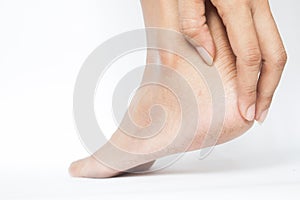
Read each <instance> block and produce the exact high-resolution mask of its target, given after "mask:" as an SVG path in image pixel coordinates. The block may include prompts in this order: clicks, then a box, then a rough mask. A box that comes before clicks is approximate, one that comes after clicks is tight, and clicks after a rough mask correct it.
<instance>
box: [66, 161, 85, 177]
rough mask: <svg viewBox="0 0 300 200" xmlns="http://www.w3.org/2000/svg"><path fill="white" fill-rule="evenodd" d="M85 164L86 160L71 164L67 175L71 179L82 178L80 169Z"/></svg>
mask: <svg viewBox="0 0 300 200" xmlns="http://www.w3.org/2000/svg"><path fill="white" fill-rule="evenodd" d="M85 163H86V159H81V160H77V161H75V162H73V163H72V164H71V165H70V167H69V174H70V175H71V176H73V177H82V176H83V174H82V169H83V166H84V165H85Z"/></svg>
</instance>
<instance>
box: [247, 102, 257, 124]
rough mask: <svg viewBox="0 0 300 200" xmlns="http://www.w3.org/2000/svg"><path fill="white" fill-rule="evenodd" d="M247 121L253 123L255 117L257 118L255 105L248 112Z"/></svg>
mask: <svg viewBox="0 0 300 200" xmlns="http://www.w3.org/2000/svg"><path fill="white" fill-rule="evenodd" d="M245 117H246V119H247V120H248V121H253V120H254V117H255V104H253V105H252V106H250V107H249V108H248V110H247V112H246V116H245Z"/></svg>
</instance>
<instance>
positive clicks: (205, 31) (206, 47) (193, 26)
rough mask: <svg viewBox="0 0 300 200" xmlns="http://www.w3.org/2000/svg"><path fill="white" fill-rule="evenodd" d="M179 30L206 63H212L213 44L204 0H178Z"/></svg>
mask: <svg viewBox="0 0 300 200" xmlns="http://www.w3.org/2000/svg"><path fill="white" fill-rule="evenodd" d="M178 9H179V24H180V31H181V33H182V34H184V36H185V37H186V38H187V40H188V41H189V42H190V43H191V44H192V45H193V46H194V47H195V48H196V49H197V51H198V52H199V54H200V56H201V57H202V59H203V60H204V61H205V62H206V64H208V65H212V64H213V60H214V57H215V54H216V53H215V51H216V50H215V45H214V41H213V38H212V36H211V33H210V30H209V27H208V25H207V23H206V16H205V0H179V2H178Z"/></svg>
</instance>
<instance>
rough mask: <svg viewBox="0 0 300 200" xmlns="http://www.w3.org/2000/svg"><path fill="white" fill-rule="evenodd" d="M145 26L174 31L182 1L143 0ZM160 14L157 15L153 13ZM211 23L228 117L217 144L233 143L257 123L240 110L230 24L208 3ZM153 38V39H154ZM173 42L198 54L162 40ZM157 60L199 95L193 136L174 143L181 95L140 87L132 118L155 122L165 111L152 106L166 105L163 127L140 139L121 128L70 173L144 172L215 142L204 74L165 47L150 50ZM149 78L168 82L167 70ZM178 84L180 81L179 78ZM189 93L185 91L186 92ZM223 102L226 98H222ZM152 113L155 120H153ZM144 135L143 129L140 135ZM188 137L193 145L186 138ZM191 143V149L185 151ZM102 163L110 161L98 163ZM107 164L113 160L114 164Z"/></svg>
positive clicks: (141, 123)
mask: <svg viewBox="0 0 300 200" xmlns="http://www.w3.org/2000/svg"><path fill="white" fill-rule="evenodd" d="M141 4H142V8H143V14H144V20H145V26H146V27H160V28H165V29H171V30H175V31H179V30H180V25H179V21H178V17H179V13H178V2H177V1H176V0H156V1H149V0H142V1H141ZM153 13H155V15H153ZM206 15H207V24H208V26H209V27H210V31H211V35H212V38H213V40H214V42H215V48H216V55H215V62H214V64H213V67H215V68H216V69H217V71H218V72H219V74H220V77H221V79H222V82H223V86H224V92H225V119H224V122H223V123H222V122H221V121H220V125H219V126H221V128H222V131H221V135H220V137H218V139H217V141H216V142H217V144H221V143H225V142H227V141H230V140H232V139H234V138H236V137H238V136H240V135H242V134H243V133H245V132H246V131H247V130H248V129H249V128H250V127H251V126H252V124H253V122H249V121H247V120H245V119H244V118H243V117H242V115H241V114H240V112H239V109H238V95H237V94H238V90H237V86H238V84H237V83H238V79H237V67H236V65H235V56H234V54H233V51H232V49H231V46H230V44H229V41H228V36H227V33H226V30H225V27H224V25H223V23H222V21H221V19H220V18H219V16H218V14H217V11H216V9H215V8H214V7H212V6H211V5H207V6H206ZM152 39H153V38H152ZM154 39H156V40H157V42H162V40H160V37H159V36H158V37H157V38H154ZM163 42H167V43H169V44H170V45H176V47H178V48H179V47H180V48H183V49H184V50H186V51H194V52H195V53H194V54H193V56H196V57H198V56H199V55H198V54H197V53H196V51H195V50H194V48H193V46H191V45H190V44H189V42H188V41H186V40H185V39H183V40H182V41H179V42H177V41H173V40H163ZM157 59H158V60H159V61H160V63H161V64H163V65H165V66H167V67H168V68H169V69H171V70H174V71H175V72H176V73H178V74H180V75H181V76H182V77H183V78H184V79H185V80H186V81H187V82H188V84H189V85H190V86H191V88H192V90H193V93H194V94H196V96H195V97H196V102H197V105H198V108H199V109H198V111H199V116H204V117H200V118H191V119H188V120H189V121H190V122H192V120H198V126H197V129H196V132H195V135H194V137H192V138H185V141H183V140H182V141H176V142H173V143H172V140H173V139H174V137H176V136H177V129H178V124H180V121H181V110H180V105H178V102H177V99H176V98H175V96H174V95H172V94H171V93H170V92H169V91H168V90H167V89H166V88H164V87H157V86H149V87H143V88H142V89H140V90H138V91H137V93H136V95H135V96H134V97H133V100H132V102H131V104H130V106H129V109H128V112H129V113H130V116H131V117H132V120H133V121H134V122H135V123H136V124H138V125H139V126H140V127H146V126H148V125H151V122H152V121H151V119H154V120H155V119H159V118H160V117H161V113H154V114H153V115H152V116H150V115H149V109H150V108H151V107H152V106H153V105H155V104H156V105H157V104H159V105H161V106H162V107H163V108H164V110H165V112H166V116H167V117H166V120H165V124H164V127H163V128H162V130H161V131H160V132H159V134H157V135H155V136H153V137H151V138H148V139H142V140H141V139H139V138H137V137H132V136H130V135H128V134H124V132H123V131H122V130H121V129H120V128H119V129H118V130H116V132H115V133H114V134H113V136H112V138H111V139H110V141H109V142H110V143H108V144H105V145H104V146H102V147H101V148H100V149H99V150H98V151H96V152H95V153H94V154H93V155H91V156H89V157H87V158H84V159H81V160H78V161H76V162H73V163H72V164H71V166H70V168H69V172H70V174H71V175H72V176H74V177H89V178H106V177H113V176H117V175H120V174H122V173H123V172H124V171H125V170H128V169H132V168H133V170H135V169H137V170H140V169H141V168H144V169H147V168H149V167H150V166H151V165H152V164H153V161H154V160H155V159H158V158H160V157H163V156H167V155H170V154H173V153H179V152H184V151H194V150H198V149H201V148H203V147H207V146H209V145H214V144H204V138H205V137H207V136H208V137H211V135H209V132H208V129H209V127H210V122H211V119H212V115H213V113H212V110H211V107H212V102H211V100H210V92H209V90H208V88H207V87H206V85H205V80H204V79H203V77H201V76H199V75H197V73H196V71H195V69H194V67H193V66H191V65H190V64H189V63H187V62H186V61H185V60H184V59H182V58H180V57H178V56H176V55H174V54H171V53H167V52H164V51H158V50H149V51H148V54H147V63H148V64H150V63H155V62H156V61H157ZM198 65H199V66H204V67H206V64H205V63H204V62H203V61H202V60H201V59H199V63H198ZM147 79H150V80H155V81H156V82H157V83H160V82H163V80H165V79H166V77H165V76H163V70H162V69H161V70H158V71H156V72H155V73H153V71H151V70H150V69H149V67H146V69H145V72H144V77H143V81H145V80H147ZM171 84H173V85H178V83H177V82H176V81H174V82H172V83H171ZM181 92H185V91H181ZM219 103H222V102H219ZM151 117H152V118H151ZM185 131H186V132H184V133H183V137H185V136H187V137H188V136H189V134H190V133H189V132H188V129H186V130H185ZM136 134H139V133H136ZM187 139H188V144H189V145H188V146H185V145H184V142H186V140H187ZM170 143H172V148H171V149H170V150H168V151H161V153H159V154H155V155H154V156H153V157H149V156H147V155H149V154H150V153H152V152H157V151H158V150H160V149H164V148H165V147H166V146H167V145H168V144H170ZM110 144H114V145H115V146H117V147H118V148H119V149H122V150H123V151H124V152H130V153H135V154H143V155H145V156H142V157H139V158H136V157H132V156H128V155H127V154H122V153H115V152H113V151H111V149H110V148H109V147H110ZM186 147H188V148H187V149H186ZM99 159H100V160H101V161H105V162H99ZM108 163H114V164H113V165H110V164H108Z"/></svg>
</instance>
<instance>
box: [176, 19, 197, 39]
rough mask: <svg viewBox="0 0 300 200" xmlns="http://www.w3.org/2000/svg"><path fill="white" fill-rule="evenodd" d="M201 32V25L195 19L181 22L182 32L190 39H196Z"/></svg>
mask: <svg viewBox="0 0 300 200" xmlns="http://www.w3.org/2000/svg"><path fill="white" fill-rule="evenodd" d="M200 31H201V25H200V23H199V22H198V21H197V20H195V19H182V20H180V32H181V33H182V34H184V35H186V36H188V37H190V38H194V37H196V36H197V35H198V34H199V33H200Z"/></svg>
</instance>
